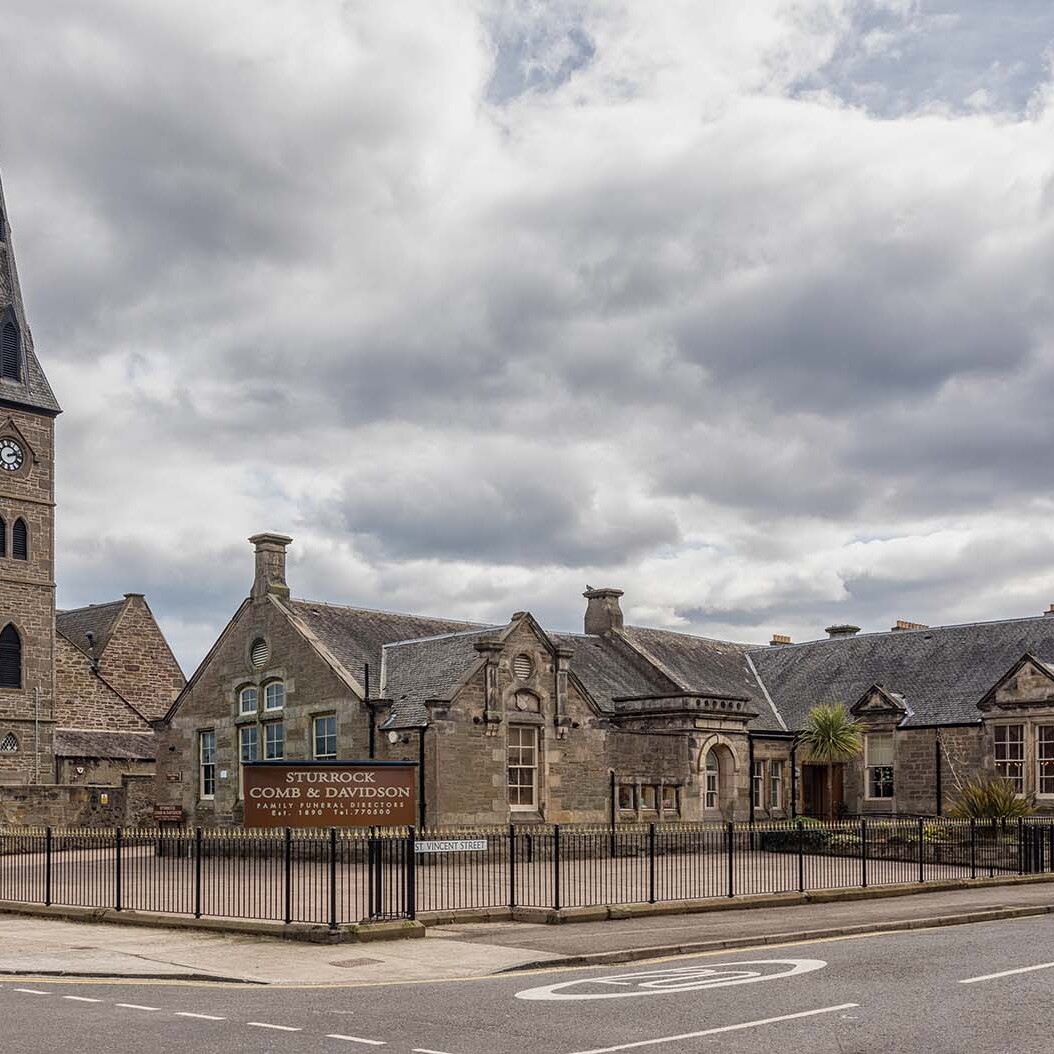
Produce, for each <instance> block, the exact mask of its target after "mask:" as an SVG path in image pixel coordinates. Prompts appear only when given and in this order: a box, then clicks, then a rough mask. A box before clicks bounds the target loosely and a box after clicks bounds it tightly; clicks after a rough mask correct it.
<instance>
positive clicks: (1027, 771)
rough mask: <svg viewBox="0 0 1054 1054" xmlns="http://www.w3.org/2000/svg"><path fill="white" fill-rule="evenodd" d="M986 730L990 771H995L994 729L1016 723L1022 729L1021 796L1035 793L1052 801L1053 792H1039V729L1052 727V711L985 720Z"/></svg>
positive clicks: (1053, 716)
mask: <svg viewBox="0 0 1054 1054" xmlns="http://www.w3.org/2000/svg"><path fill="white" fill-rule="evenodd" d="M985 724H986V731H987V733H988V736H989V737H990V738H989V740H988V747H989V749H990V750H991V759H992V771H993V772H995V729H996V728H998V727H1000V726H1007V725H1017V726H1020V727H1021V729H1022V730H1023V735H1024V761H1023V765H1022V769H1023V772H1024V781H1023V782H1024V787H1023V789H1022V792H1021V794H1022V796H1023V795H1025V794H1035V796H1036V798H1037V800H1039V801H1044V802H1050V801H1054V794H1040V793H1039V729H1040V728H1041V727H1054V711H1047V712H1045V713H1042V714H1029V715H1028V716H1025V715H1023V714H1022V715H1019V716H1014V717H1000V718H998V719H997V720H995V721H987V722H985Z"/></svg>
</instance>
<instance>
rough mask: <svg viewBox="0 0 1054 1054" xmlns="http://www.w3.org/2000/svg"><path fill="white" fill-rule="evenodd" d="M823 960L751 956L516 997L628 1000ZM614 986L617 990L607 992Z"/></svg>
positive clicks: (773, 975) (793, 971)
mask: <svg viewBox="0 0 1054 1054" xmlns="http://www.w3.org/2000/svg"><path fill="white" fill-rule="evenodd" d="M826 965H827V963H826V962H825V961H824V960H823V959H752V960H749V961H747V962H733V963H711V962H707V963H696V964H693V965H691V966H681V967H676V968H673V969H666V970H645V971H643V972H640V973H628V974H626V973H624V974H613V975H612V976H610V977H584V978H580V979H578V980H575V981H563V982H561V983H560V984H549V985H543V986H541V987H539V988H528V989H525V990H524V991H522V992H517V993H516V998H517V999H529V1000H560V999H629V998H635V997H638V996H643V995H669V994H671V993H677V992H701V991H705V990H706V989H707V988H729V987H731V986H733V985H739V984H758V983H759V982H762V981H778V980H780V979H782V978H784V977H795V976H797V975H798V974H804V973H812V972H813V971H814V970H822V969H823V968H824V967H825V966H826ZM612 988H618V989H619V990H618V991H611V989H612Z"/></svg>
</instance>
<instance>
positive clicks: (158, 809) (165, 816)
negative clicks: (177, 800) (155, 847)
mask: <svg viewBox="0 0 1054 1054" xmlns="http://www.w3.org/2000/svg"><path fill="white" fill-rule="evenodd" d="M186 818H187V817H186V813H184V812H183V809H182V808H181V807H180V806H179V805H155V806H154V819H155V820H156V821H157V822H158V823H182V822H183V821H184V820H185V819H186Z"/></svg>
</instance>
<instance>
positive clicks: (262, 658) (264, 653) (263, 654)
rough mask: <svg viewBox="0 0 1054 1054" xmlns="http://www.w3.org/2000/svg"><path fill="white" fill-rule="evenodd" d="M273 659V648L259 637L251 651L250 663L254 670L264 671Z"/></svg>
mask: <svg viewBox="0 0 1054 1054" xmlns="http://www.w3.org/2000/svg"><path fill="white" fill-rule="evenodd" d="M270 657H271V648H270V646H269V645H268V643H267V641H265V640H264V639H263V637H257V638H256V640H254V641H253V646H252V647H251V648H250V649H249V662H250V664H251V665H252V668H253V669H254V670H262V669H263V668H264V667H265V666H266V665H267V660H268V659H269V658H270Z"/></svg>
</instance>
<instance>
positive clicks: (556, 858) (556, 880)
mask: <svg viewBox="0 0 1054 1054" xmlns="http://www.w3.org/2000/svg"><path fill="white" fill-rule="evenodd" d="M553 908H554V909H555V910H556V911H559V910H560V825H559V824H555V825H554V826H553Z"/></svg>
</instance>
